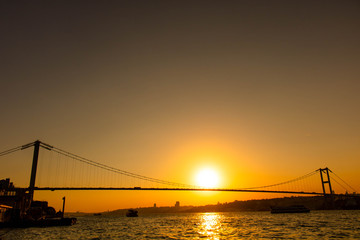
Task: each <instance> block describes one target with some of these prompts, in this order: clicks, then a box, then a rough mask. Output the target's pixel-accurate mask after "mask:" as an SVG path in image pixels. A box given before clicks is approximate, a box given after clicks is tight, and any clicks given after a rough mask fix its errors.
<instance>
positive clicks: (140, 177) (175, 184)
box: [52, 147, 194, 188]
mask: <svg viewBox="0 0 360 240" xmlns="http://www.w3.org/2000/svg"><path fill="white" fill-rule="evenodd" d="M52 151H54V152H56V153H59V154H62V155H64V156H67V157H71V158H73V159H75V160H77V161H80V162H83V163H86V164H88V165H92V166H94V167H98V168H102V169H104V170H107V171H111V172H115V173H118V174H122V175H126V176H129V177H133V178H137V179H141V180H146V181H150V182H155V183H161V184H166V185H172V186H177V187H183V188H190V187H194V186H193V185H189V184H182V183H176V182H170V181H165V180H161V179H157V178H151V177H146V176H143V175H139V174H135V173H131V172H128V171H124V170H121V169H118V168H114V167H110V166H107V165H105V164H102V163H98V162H95V161H92V160H90V159H87V158H84V157H81V156H78V155H76V154H73V153H70V152H67V151H64V150H62V149H59V148H56V147H53V149H52Z"/></svg>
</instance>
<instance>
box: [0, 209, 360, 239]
mask: <svg viewBox="0 0 360 240" xmlns="http://www.w3.org/2000/svg"><path fill="white" fill-rule="evenodd" d="M0 238H1V239H247V238H252V239H254V238H255V239H259V238H262V239H266V238H278V239H281V238H284V239H319V238H320V239H334V238H345V239H360V211H313V212H311V213H296V214H270V213H269V212H236V213H184V214H157V215H145V216H139V217H138V218H127V217H123V216H119V217H114V216H104V215H102V216H86V217H79V218H78V223H77V224H76V225H74V226H69V227H50V228H27V229H12V230H10V229H2V230H0Z"/></svg>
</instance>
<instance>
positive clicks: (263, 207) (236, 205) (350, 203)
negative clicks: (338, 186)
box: [68, 195, 360, 216]
mask: <svg viewBox="0 0 360 240" xmlns="http://www.w3.org/2000/svg"><path fill="white" fill-rule="evenodd" d="M290 205H304V206H306V207H307V208H309V209H311V210H360V196H359V195H348V196H346V195H344V196H341V197H339V196H336V197H331V196H327V197H324V196H314V197H284V198H271V199H260V200H246V201H237V200H236V201H234V202H230V203H218V204H209V205H204V206H176V207H175V206H172V207H170V206H164V207H141V208H134V209H136V210H138V211H139V215H141V214H163V213H205V212H250V211H270V209H271V207H273V206H290ZM128 209H129V208H126V209H117V210H113V211H104V212H92V213H83V212H71V213H68V215H70V216H85V215H92V214H94V213H101V214H102V215H125V213H126V212H127V210H128Z"/></svg>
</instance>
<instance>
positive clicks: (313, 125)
mask: <svg viewBox="0 0 360 240" xmlns="http://www.w3.org/2000/svg"><path fill="white" fill-rule="evenodd" d="M359 12H360V4H359V1H42V2H37V1H35V2H34V1H31V2H26V1H1V3H0V32H1V37H0V61H1V63H0V81H1V95H0V106H1V108H0V109H1V124H0V132H1V138H0V150H1V149H2V150H6V149H9V148H12V147H15V146H19V145H21V144H25V143H28V142H31V141H34V140H36V139H40V140H41V141H44V142H46V143H49V144H52V145H54V146H57V147H59V148H62V149H65V150H67V151H69V152H72V153H76V154H78V155H80V156H84V157H87V158H90V159H92V160H95V161H98V162H102V163H104V164H107V165H111V166H114V167H117V168H120V169H123V170H127V171H131V172H135V173H138V174H142V175H146V176H149V177H156V178H160V179H165V180H169V181H175V182H182V183H188V184H194V182H193V179H194V174H195V172H196V171H198V169H200V168H202V167H203V166H212V167H214V168H215V169H217V171H218V172H219V174H220V175H221V181H222V183H221V184H222V186H223V187H227V186H229V187H243V186H244V187H246V186H248V187H249V186H254V185H266V184H270V183H277V182H281V181H285V180H288V179H291V178H294V177H298V176H300V175H303V174H306V173H308V172H311V171H313V170H315V169H317V168H320V167H326V166H327V167H329V168H331V169H332V170H333V171H334V172H336V173H337V174H338V175H339V176H341V177H342V178H343V179H345V180H347V182H349V183H350V184H351V185H352V186H353V187H354V188H355V189H357V190H358V191H359V189H360V180H359V178H358V174H359V173H360V161H359V159H360V125H359V123H360V111H359V110H360V94H359V93H360V79H359V76H360V67H359V63H360V44H359V43H360V32H359V29H360V14H359ZM0 160H1V164H2V166H4V167H2V168H1V170H0V174H1V175H0V178H5V177H9V176H10V177H11V172H12V171H16V172H19V171H23V170H20V169H16V170H15V169H6V166H7V163H6V160H4V159H0ZM28 160H29V161H31V159H28ZM5 169H6V170H5ZM25 174H30V169H26V170H25ZM15 184H16V183H15ZM56 194H60V195H61V194H63V193H56ZM66 194H67V195H69V196H70V197H71V196H73V199H75V198H76V197H75V195H76V194H78V195H81V194H83V195H82V196H85V195H86V196H88V193H66ZM71 194H73V195H71ZM109 194H110V193H109ZM111 194H112V195H116V194H115V193H111ZM117 194H122V195H126V196H127V197H126V198H124V197H122V198H121V201H120V200H118V203H111V204H110V202H109V203H108V204H107V205H106V206H101V207H99V206H98V205H97V204H100V203H94V204H93V206H95V205H96V206H98V207H93V208H91V207H89V206H87V208H85V207H83V206H82V205H81V204H80V203H79V202H76V201H75V200H74V201H73V203H71V202H69V205H71V204H73V206H76V207H73V208H70V206H69V208H70V209H71V210H84V211H91V210H94V209H95V210H103V209H106V210H107V209H116V208H121V207H131V204H129V201H131V202H130V203H134V202H136V204H137V206H148V205H149V202H146V201H145V200H144V199H145V198H143V196H144V195H146V196H148V197H146V198H148V199H151V200H149V201H150V202H152V200H154V202H155V201H157V202H158V205H159V204H160V203H161V204H163V205H173V204H174V203H175V201H177V200H179V199H180V200H181V203H187V204H200V203H201V204H203V203H216V202H217V201H220V200H221V201H224V200H226V201H233V200H236V199H245V198H247V196H245V195H241V196H240V195H239V194H238V195H234V194H233V195H230V194H228V195H226V196H225V195H221V194H215V195H212V196H208V197H204V196H201V199H202V200H201V201H200V200H199V201H197V200H196V198H194V196H197V195H191V194H183V195H180V193H146V194H144V193H141V192H140V193H135V192H132V193H129V192H127V193H123V192H122V193H117ZM141 194H143V195H141ZM105 195H106V194H104V196H105ZM185 195H186V197H184V196H185ZM190 195H191V196H192V200H189V199H190V198H191V197H189V196H190ZM139 196H140V197H139ZM42 197H43V196H42ZM57 197H58V198H59V202H61V196H57ZM43 198H44V199H46V197H43ZM139 198H141V199H139ZM199 199H200V198H199ZM94 201H95V200H94ZM56 204H58V203H56ZM60 204H61V203H59V206H60Z"/></svg>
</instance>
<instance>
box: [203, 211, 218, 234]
mask: <svg viewBox="0 0 360 240" xmlns="http://www.w3.org/2000/svg"><path fill="white" fill-rule="evenodd" d="M220 220H221V216H220V214H218V213H204V214H202V215H201V216H200V229H199V233H200V234H201V235H203V236H205V237H210V238H211V239H219V230H220Z"/></svg>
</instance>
